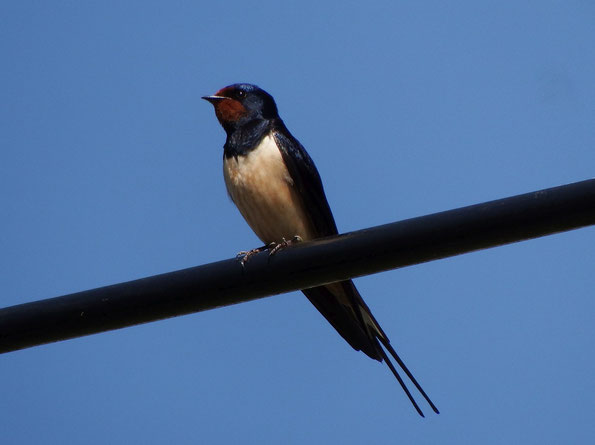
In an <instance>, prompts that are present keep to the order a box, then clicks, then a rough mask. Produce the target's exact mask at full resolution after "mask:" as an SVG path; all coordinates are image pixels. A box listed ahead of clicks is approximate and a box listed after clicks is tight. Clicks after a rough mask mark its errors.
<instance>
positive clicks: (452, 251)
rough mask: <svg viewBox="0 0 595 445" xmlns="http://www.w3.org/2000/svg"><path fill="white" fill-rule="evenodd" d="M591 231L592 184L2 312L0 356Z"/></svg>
mask: <svg viewBox="0 0 595 445" xmlns="http://www.w3.org/2000/svg"><path fill="white" fill-rule="evenodd" d="M593 224H595V180H587V181H582V182H577V183H574V184H569V185H564V186H560V187H554V188H550V189H546V190H540V191H537V192H532V193H527V194H524V195H518V196H514V197H510V198H505V199H500V200H497V201H490V202H486V203H483V204H477V205H473V206H469V207H463V208H459V209H455V210H449V211H446V212H441V213H435V214H432V215H427V216H422V217H418V218H413V219H408V220H404V221H400V222H395V223H391V224H386V225H382V226H378V227H372V228H369V229H364V230H359V231H356V232H351V233H346V234H343V235H339V236H335V237H330V238H325V239H321V240H317V241H313V242H308V243H302V244H299V245H297V246H294V247H293V246H292V247H290V248H287V249H285V250H282V251H280V252H278V253H277V254H275V255H274V256H272V257H269V256H268V254H267V253H266V252H265V253H261V254H258V255H255V256H254V257H252V258H251V259H250V261H249V262H248V263H247V264H246V266H245V268H242V266H241V265H240V264H239V262H238V261H237V260H235V259H229V260H224V261H219V262H216V263H211V264H205V265H203V266H197V267H192V268H189V269H184V270H179V271H176V272H170V273H165V274H162V275H156V276H152V277H148V278H143V279H140V280H135V281H129V282H126V283H121V284H115V285H112V286H106V287H101V288H98V289H92V290H87V291H83V292H78V293H75V294H70V295H65V296H62V297H57V298H50V299H47V300H40V301H34V302H31V303H25V304H20V305H17V306H12V307H7V308H4V309H1V310H0V353H4V352H9V351H14V350H17V349H23V348H28V347H31V346H35V345H41V344H44V343H50V342H54V341H59V340H66V339H69V338H74V337H80V336H83V335H89V334H94V333H98V332H104V331H108V330H112V329H119V328H123V327H126V326H132V325H135V324H140V323H147V322H150V321H156V320H161V319H164V318H168V317H175V316H178V315H184V314H190V313H193V312H198V311H204V310H207V309H213V308H217V307H220V306H225V305H230V304H235V303H240V302H244V301H249V300H254V299H256V298H262V297H266V296H270V295H274V294H279V293H282V292H288V291H291V290H296V289H305V288H308V287H314V286H317V285H321V284H325V283H330V282H334V281H339V280H343V279H347V278H354V277H358V276H362V275H368V274H372V273H377V272H381V271H385V270H389V269H396V268H399V267H405V266H409V265H412V264H418V263H422V262H426V261H432V260H436V259H439V258H445V257H449V256H454V255H459V254H462V253H467V252H472V251H475V250H479V249H485V248H488V247H494V246H499V245H502V244H508V243H512V242H517V241H522V240H526V239H530V238H536V237H540V236H544V235H549V234H553V233H557V232H562V231H566V230H572V229H577V228H580V227H584V226H588V225H593Z"/></svg>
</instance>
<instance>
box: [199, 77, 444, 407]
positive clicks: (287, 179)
mask: <svg viewBox="0 0 595 445" xmlns="http://www.w3.org/2000/svg"><path fill="white" fill-rule="evenodd" d="M202 99H205V100H206V101H208V102H210V103H211V104H212V105H213V106H214V108H215V115H216V116H217V119H218V120H219V123H220V124H221V126H222V127H223V129H224V130H225V133H226V136H227V137H226V141H225V145H224V146H223V177H224V180H225V185H226V187H227V192H228V194H229V197H230V198H231V200H232V201H233V203H234V204H235V205H236V207H237V208H238V210H239V211H240V213H241V214H242V216H243V217H244V219H245V220H246V222H247V223H248V225H249V226H250V227H251V229H252V230H253V231H254V232H255V234H256V235H257V236H258V237H259V238H260V239H261V240H262V241H263V242H264V243H265V247H266V246H273V245H274V246H275V247H274V249H278V248H279V246H281V247H284V246H286V245H287V244H290V243H292V242H295V241H299V240H304V241H309V240H314V239H317V238H322V237H326V236H331V235H336V234H337V233H338V231H337V225H336V223H335V219H334V217H333V214H332V212H331V209H330V207H329V204H328V201H327V199H326V195H325V193H324V188H323V185H322V180H321V178H320V174H319V173H318V170H317V168H316V166H315V165H314V162H313V161H312V158H311V157H310V155H309V154H308V152H306V149H305V148H304V147H303V146H302V144H300V142H299V141H298V140H297V139H296V138H295V137H294V136H293V135H292V134H291V133H290V132H289V130H288V129H287V127H286V126H285V124H284V122H283V120H282V119H281V118H280V117H279V112H278V110H277V105H276V103H275V100H274V99H273V97H272V96H271V95H270V94H269V93H267V92H266V91H264V90H263V89H261V88H259V87H258V86H256V85H253V84H249V83H237V84H233V85H229V86H226V87H224V88H222V89H220V90H219V91H217V92H216V93H215V94H214V95H211V96H203V97H202ZM259 250H260V249H255V250H254V251H251V252H255V251H259ZM251 252H248V256H249V255H250V253H251ZM243 259H244V260H245V259H246V257H244V258H243ZM302 292H303V293H304V294H305V295H306V297H307V298H308V300H310V302H311V303H312V304H313V305H314V307H315V308H316V309H318V311H319V312H320V313H321V314H322V315H323V316H324V317H325V318H326V320H327V321H328V322H329V323H330V324H331V325H332V326H333V327H334V328H335V330H336V331H337V332H338V333H339V334H340V335H341V336H342V337H343V338H344V339H345V340H346V341H347V343H348V344H349V345H351V346H352V347H353V349H355V350H356V351H362V352H363V353H364V354H366V355H367V356H368V357H370V358H372V359H374V360H377V361H379V362H383V361H384V362H385V363H386V364H387V365H388V367H389V368H390V371H391V372H392V374H393V375H394V376H395V378H396V379H397V381H398V382H399V384H400V386H401V387H402V388H403V391H404V392H405V394H406V395H407V397H408V399H409V400H410V401H411V403H412V405H413V407H414V408H415V410H416V411H417V412H418V414H419V415H420V416H422V417H424V414H423V412H422V410H421V409H420V407H419V405H418V404H417V402H416V400H415V399H414V397H413V396H412V394H411V392H410V391H409V389H408V387H407V385H406V384H405V382H404V380H403V378H402V376H401V375H400V373H399V372H398V371H397V369H396V367H395V365H394V364H393V363H392V361H391V360H390V358H389V356H388V354H390V356H391V357H392V358H393V359H394V360H395V361H396V363H397V364H398V365H399V367H400V368H401V370H402V371H403V372H404V373H405V375H407V377H408V378H409V380H410V381H411V382H412V383H413V385H414V386H415V387H416V388H417V390H418V391H419V393H420V394H421V395H422V396H423V398H424V399H425V400H426V401H427V403H428V404H429V406H430V407H431V408H432V410H433V411H434V412H435V413H437V414H438V413H439V411H438V409H437V408H436V406H435V405H434V403H433V402H432V401H431V400H430V398H429V397H428V395H427V394H426V393H425V391H424V390H423V389H422V387H421V386H420V384H419V383H418V382H417V380H416V379H415V377H414V376H413V374H412V373H411V372H410V371H409V369H408V368H407V366H406V365H405V363H404V362H403V360H401V358H400V357H399V355H398V354H397V352H396V351H395V349H394V348H393V346H392V345H391V343H390V341H389V339H388V337H387V335H386V334H385V333H384V331H383V330H382V328H381V327H380V325H379V323H378V322H377V321H376V318H374V316H373V315H372V312H371V311H370V309H369V308H368V306H367V304H366V303H365V302H364V300H363V298H362V297H361V295H360V293H359V292H358V290H357V288H356V287H355V285H354V284H353V281H351V280H346V281H341V282H338V283H332V284H327V285H324V286H319V287H314V288H311V289H305V290H302ZM387 351H388V354H387Z"/></svg>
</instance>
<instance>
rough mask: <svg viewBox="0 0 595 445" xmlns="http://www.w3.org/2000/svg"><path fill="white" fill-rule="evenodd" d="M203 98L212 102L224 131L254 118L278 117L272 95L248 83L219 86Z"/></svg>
mask: <svg viewBox="0 0 595 445" xmlns="http://www.w3.org/2000/svg"><path fill="white" fill-rule="evenodd" d="M203 99H205V100H207V101H209V102H210V103H212V104H213V106H214V107H215V114H216V115H217V119H219V122H220V123H221V125H222V126H223V128H224V129H225V130H226V131H228V130H233V129H235V128H238V127H241V126H242V125H244V124H245V123H248V122H251V121H254V120H260V119H274V118H276V117H278V112H277V105H276V104H275V100H274V99H273V97H272V96H271V95H270V94H269V93H267V92H266V91H264V90H262V89H260V88H258V87H257V86H256V85H251V84H249V83H236V84H234V85H230V86H227V87H225V88H221V89H220V90H219V91H217V92H216V93H215V94H214V95H213V96H204V97H203Z"/></svg>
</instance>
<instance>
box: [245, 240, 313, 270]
mask: <svg viewBox="0 0 595 445" xmlns="http://www.w3.org/2000/svg"><path fill="white" fill-rule="evenodd" d="M282 240H283V241H281V242H280V243H276V242H274V241H273V242H272V243H269V244H267V245H265V246H261V247H257V248H256V249H252V250H242V251H240V252H238V254H237V255H236V258H237V259H238V260H240V264H241V265H242V267H244V266H245V265H246V263H247V262H248V260H249V259H250V258H251V257H253V256H254V255H256V254H257V253H260V252H264V251H265V250H268V251H269V256H273V255H274V254H276V253H277V252H278V251H280V250H281V249H285V248H286V247H287V246H291V245H292V244H295V243H299V242H300V241H303V240H302V237H301V236H299V235H295V236H294V237H293V238H291V239H290V240H286V239H285V238H282Z"/></svg>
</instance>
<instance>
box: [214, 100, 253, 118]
mask: <svg viewBox="0 0 595 445" xmlns="http://www.w3.org/2000/svg"><path fill="white" fill-rule="evenodd" d="M217 95H219V94H217ZM215 114H216V115H217V119H219V121H221V122H235V121H237V120H239V119H240V118H241V117H242V116H244V115H245V114H246V108H245V107H244V106H243V105H242V104H241V103H240V102H239V101H237V100H235V99H230V98H225V99H221V101H219V102H218V103H217V104H216V105H215Z"/></svg>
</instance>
